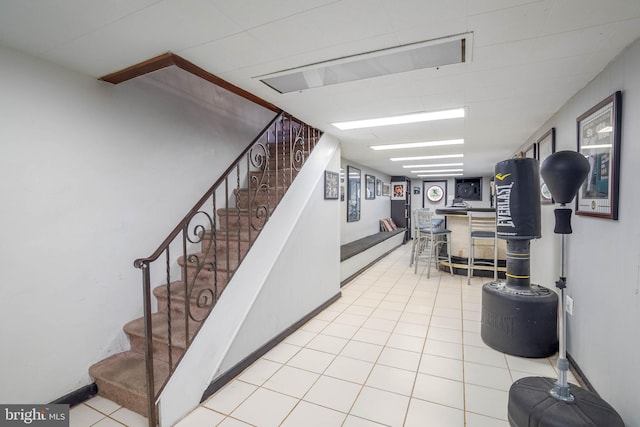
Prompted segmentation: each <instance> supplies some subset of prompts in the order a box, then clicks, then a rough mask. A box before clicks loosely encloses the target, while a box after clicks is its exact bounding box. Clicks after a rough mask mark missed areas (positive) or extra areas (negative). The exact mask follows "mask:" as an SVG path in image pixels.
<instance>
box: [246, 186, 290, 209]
mask: <svg viewBox="0 0 640 427" xmlns="http://www.w3.org/2000/svg"><path fill="white" fill-rule="evenodd" d="M283 196H284V192H283V191H278V192H277V194H276V191H275V189H274V190H273V191H269V193H267V192H266V191H258V192H256V191H255V190H254V191H252V192H248V191H242V192H240V193H239V196H238V202H237V203H238V205H239V207H240V209H249V205H251V208H252V209H255V208H256V207H257V206H266V205H267V204H268V205H269V207H270V208H273V207H274V206H276V205H277V204H278V202H280V200H282V197H283Z"/></svg>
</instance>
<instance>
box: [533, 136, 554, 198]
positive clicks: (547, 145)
mask: <svg viewBox="0 0 640 427" xmlns="http://www.w3.org/2000/svg"><path fill="white" fill-rule="evenodd" d="M536 145H537V146H538V147H537V149H536V154H537V155H538V161H539V163H540V166H542V162H544V160H545V159H546V158H547V157H549V156H550V155H552V154H553V153H555V152H556V128H551V129H549V130H548V131H547V132H545V134H544V135H542V136H541V137H540V139H538V141H537V142H536ZM540 203H542V204H550V203H553V198H552V197H551V192H550V191H549V188H548V187H547V184H545V183H544V179H543V178H542V176H540Z"/></svg>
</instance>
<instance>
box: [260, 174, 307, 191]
mask: <svg viewBox="0 0 640 427" xmlns="http://www.w3.org/2000/svg"><path fill="white" fill-rule="evenodd" d="M296 175H297V172H296V171H293V172H291V171H269V172H268V173H263V172H251V179H249V184H250V188H253V189H255V188H258V186H259V185H262V186H263V188H264V187H282V186H289V185H291V182H293V180H294V179H295V177H296Z"/></svg>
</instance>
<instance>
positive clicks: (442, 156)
mask: <svg viewBox="0 0 640 427" xmlns="http://www.w3.org/2000/svg"><path fill="white" fill-rule="evenodd" d="M460 157H464V154H439V155H434V156H416V157H392V158H390V159H389V160H391V161H392V162H406V161H411V160H431V159H455V158H460Z"/></svg>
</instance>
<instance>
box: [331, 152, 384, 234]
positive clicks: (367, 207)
mask: <svg viewBox="0 0 640 427" xmlns="http://www.w3.org/2000/svg"><path fill="white" fill-rule="evenodd" d="M347 166H354V167H356V168H358V169H360V173H361V180H362V181H361V188H362V192H361V193H362V194H361V199H360V221H353V222H347V199H348V195H347V194H346V193H347V191H348V185H347V178H346V174H347ZM341 167H342V168H343V169H344V174H345V175H344V176H345V181H344V183H342V182H341V183H340V185H341V186H344V191H345V197H344V201H341V202H340V216H341V218H342V219H341V221H340V244H341V245H344V244H345V243H349V242H353V241H354V240H358V239H360V238H362V237H366V236H369V235H371V234H373V233H376V232H378V231H379V230H380V220H381V219H383V218H390V217H391V198H390V197H389V196H386V197H380V196H376V198H375V199H372V200H367V199H365V196H364V195H365V192H364V188H365V175H373V176H375V177H376V178H377V179H381V180H382V182H386V183H387V184H389V183H390V182H391V177H390V176H389V175H385V174H383V173H382V172H379V171H377V170H374V169H371V168H368V167H366V166H363V165H360V164H358V163H355V162H352V161H350V160H347V159H342V166H341ZM336 172H337V171H336Z"/></svg>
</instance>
